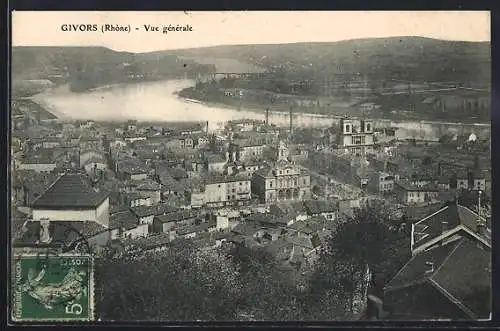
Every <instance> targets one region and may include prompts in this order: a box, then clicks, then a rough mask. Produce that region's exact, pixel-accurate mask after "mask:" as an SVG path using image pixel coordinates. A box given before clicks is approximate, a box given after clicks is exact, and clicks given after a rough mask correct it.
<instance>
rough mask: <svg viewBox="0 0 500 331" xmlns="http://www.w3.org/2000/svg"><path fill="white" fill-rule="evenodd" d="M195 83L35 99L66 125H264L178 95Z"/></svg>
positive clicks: (422, 132)
mask: <svg viewBox="0 0 500 331" xmlns="http://www.w3.org/2000/svg"><path fill="white" fill-rule="evenodd" d="M193 84H194V82H193V81H189V80H170V81H159V82H158V81H156V82H145V83H138V84H123V85H113V86H107V87H101V88H98V89H95V90H92V91H89V92H85V93H73V92H71V91H69V89H68V87H67V86H63V87H59V88H56V89H54V90H51V91H46V92H44V93H41V94H38V95H36V96H35V97H34V100H35V101H37V102H39V103H41V104H43V105H44V106H45V107H46V108H47V109H48V110H49V111H51V112H53V113H54V114H55V115H56V116H58V117H59V118H60V119H62V120H77V119H82V120H84V119H92V120H95V121H124V120H138V121H165V122H185V121H208V122H209V128H210V129H215V128H217V127H219V126H220V125H221V123H224V122H227V121H229V120H235V119H243V118H248V119H258V120H264V117H265V115H264V111H260V112H259V111H255V110H252V111H248V110H244V109H242V110H237V109H231V108H229V107H227V108H224V107H221V106H212V105H205V104H202V103H195V102H189V101H186V100H184V99H182V98H179V97H178V96H177V95H176V94H175V92H177V91H180V90H181V89H183V88H186V87H189V86H192V85H193ZM338 121H339V119H338V118H332V117H328V116H324V115H315V114H307V113H297V114H294V116H293V123H294V125H295V126H296V127H306V126H313V127H327V126H330V125H332V124H333V123H338ZM269 122H270V123H271V124H276V125H278V126H288V125H289V115H288V114H287V113H279V112H271V113H270V114H269ZM374 125H375V127H389V126H390V127H398V128H399V130H398V132H397V136H398V137H399V138H420V139H436V138H438V137H440V136H442V135H443V134H445V133H463V134H470V133H475V134H476V135H477V136H479V137H486V136H489V135H490V132H491V126H490V125H489V124H479V123H478V124H463V123H444V122H431V121H410V120H404V121H394V120H387V119H374Z"/></svg>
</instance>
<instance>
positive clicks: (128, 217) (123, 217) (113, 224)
mask: <svg viewBox="0 0 500 331" xmlns="http://www.w3.org/2000/svg"><path fill="white" fill-rule="evenodd" d="M137 224H138V222H137V217H136V216H135V215H134V213H133V212H132V211H131V210H130V209H126V210H121V211H118V212H116V213H113V214H111V215H109V226H110V228H112V229H122V228H123V229H125V230H130V229H133V228H135V227H136V226H137Z"/></svg>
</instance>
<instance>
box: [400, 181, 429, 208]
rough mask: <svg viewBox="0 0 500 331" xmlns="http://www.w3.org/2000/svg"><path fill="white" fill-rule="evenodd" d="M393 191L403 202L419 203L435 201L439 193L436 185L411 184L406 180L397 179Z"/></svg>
mask: <svg viewBox="0 0 500 331" xmlns="http://www.w3.org/2000/svg"><path fill="white" fill-rule="evenodd" d="M394 191H395V192H396V194H397V197H398V200H399V201H400V203H403V204H421V203H430V202H432V201H435V200H436V199H437V197H438V195H439V190H438V188H437V186H436V185H434V184H430V185H422V186H418V185H412V184H410V183H408V182H407V181H399V182H396V183H395V184H394Z"/></svg>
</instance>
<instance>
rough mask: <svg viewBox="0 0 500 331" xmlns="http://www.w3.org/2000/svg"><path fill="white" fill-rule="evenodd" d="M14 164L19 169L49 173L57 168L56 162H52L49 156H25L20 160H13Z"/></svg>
mask: <svg viewBox="0 0 500 331" xmlns="http://www.w3.org/2000/svg"><path fill="white" fill-rule="evenodd" d="M13 163H14V162H13ZM14 166H15V168H17V169H19V170H33V171H36V172H38V173H49V172H52V171H54V170H55V169H56V168H57V164H56V162H54V161H53V160H52V159H51V158H48V157H47V158H42V157H39V158H25V159H23V160H21V161H20V162H15V163H14Z"/></svg>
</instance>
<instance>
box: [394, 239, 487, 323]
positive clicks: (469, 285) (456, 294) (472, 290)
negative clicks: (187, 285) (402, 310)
mask: <svg viewBox="0 0 500 331" xmlns="http://www.w3.org/2000/svg"><path fill="white" fill-rule="evenodd" d="M464 266H466V267H464ZM425 282H427V283H428V284H431V285H432V286H434V287H436V288H437V289H438V290H439V291H440V292H441V293H443V296H445V297H447V298H448V299H449V300H450V301H452V302H453V303H454V304H456V305H457V306H459V307H461V308H462V309H464V308H463V307H465V310H466V311H467V313H468V314H469V315H470V314H471V313H472V314H473V315H476V316H488V315H489V313H490V311H491V308H490V302H489V301H490V300H489V298H488V296H489V295H490V291H491V254H490V253H488V252H486V251H485V250H483V249H481V248H479V247H478V246H477V245H475V244H474V243H473V242H471V241H470V240H468V239H466V238H462V239H459V240H457V241H454V242H451V243H449V244H447V245H445V246H440V247H437V248H434V249H431V250H429V251H424V252H422V253H420V254H417V255H415V256H414V257H412V258H411V259H410V261H409V262H408V263H407V264H406V265H405V266H404V267H403V268H402V269H401V270H400V271H399V272H398V274H397V275H396V276H395V277H394V278H393V279H392V280H391V281H390V282H389V283H388V284H387V285H386V286H385V292H386V293H387V292H394V291H401V290H403V291H404V290H405V289H406V288H408V287H410V286H412V285H416V284H422V283H425Z"/></svg>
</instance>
